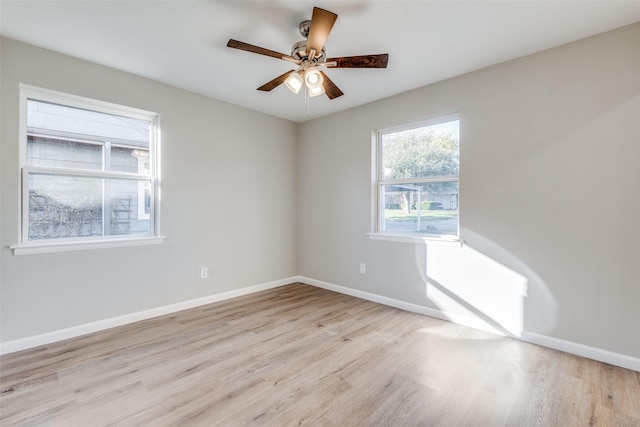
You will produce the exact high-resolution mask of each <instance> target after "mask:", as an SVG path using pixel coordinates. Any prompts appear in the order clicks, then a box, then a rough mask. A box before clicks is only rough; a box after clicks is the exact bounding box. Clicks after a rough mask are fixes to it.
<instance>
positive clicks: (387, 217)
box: [378, 120, 460, 236]
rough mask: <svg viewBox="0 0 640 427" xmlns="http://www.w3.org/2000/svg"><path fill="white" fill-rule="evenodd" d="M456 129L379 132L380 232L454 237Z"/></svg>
mask: <svg viewBox="0 0 640 427" xmlns="http://www.w3.org/2000/svg"><path fill="white" fill-rule="evenodd" d="M459 125H460V122H459V120H451V121H447V122H444V123H438V124H434V125H428V126H421V127H417V128H412V129H407V130H402V131H394V132H384V133H380V135H379V153H380V164H379V167H380V170H379V172H378V174H379V177H380V178H379V190H380V196H379V198H380V204H381V205H380V206H379V212H380V219H381V220H380V225H379V228H380V231H386V232H399V233H426V234H435V235H454V236H455V235H457V234H458V175H459V171H460V155H459V153H460V148H459V146H460V137H459V134H460V132H459Z"/></svg>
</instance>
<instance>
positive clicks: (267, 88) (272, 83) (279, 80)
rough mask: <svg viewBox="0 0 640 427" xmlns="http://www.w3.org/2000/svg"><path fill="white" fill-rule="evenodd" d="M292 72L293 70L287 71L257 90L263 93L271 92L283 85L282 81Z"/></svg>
mask: <svg viewBox="0 0 640 427" xmlns="http://www.w3.org/2000/svg"><path fill="white" fill-rule="evenodd" d="M294 71H295V70H289V71H287V72H286V73H284V74H282V75H281V76H278V77H276V78H275V79H273V80H271V81H270V82H267V83H265V84H263V85H262V86H260V87H259V88H258V90H261V91H263V92H271V91H272V90H273V89H275V88H277V87H278V86H280V85H281V84H282V83H284V81H285V80H287V77H289V74H291V73H292V72H294Z"/></svg>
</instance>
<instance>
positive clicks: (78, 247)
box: [9, 236, 165, 255]
mask: <svg viewBox="0 0 640 427" xmlns="http://www.w3.org/2000/svg"><path fill="white" fill-rule="evenodd" d="M164 238H165V237H164V236H160V237H131V238H125V239H110V240H90V241H87V240H85V241H83V242H47V243H22V244H18V245H14V246H10V247H9V248H10V249H12V250H13V254H14V255H35V254H46V253H54V252H71V251H85V250H91V249H110V248H121V247H128V246H146V245H159V244H161V243H162V242H163V241H164Z"/></svg>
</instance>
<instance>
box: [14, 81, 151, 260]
mask: <svg viewBox="0 0 640 427" xmlns="http://www.w3.org/2000/svg"><path fill="white" fill-rule="evenodd" d="M20 114H21V129H20V131H21V169H22V204H21V208H22V213H21V245H19V246H18V247H17V248H18V249H20V248H21V247H27V246H33V245H36V246H43V245H50V246H51V245H53V246H55V245H57V244H64V245H67V247H68V245H70V244H71V245H72V244H73V243H74V242H75V243H87V242H91V243H96V242H118V241H120V242H122V241H125V240H126V241H128V242H131V241H135V240H144V239H148V238H154V237H157V236H158V235H159V224H158V210H159V206H158V198H157V194H158V168H157V164H156V159H157V157H158V141H157V139H158V135H157V134H158V130H157V129H158V125H157V122H158V117H157V115H156V114H154V113H149V112H146V111H141V110H135V109H132V108H128V107H122V106H118V105H114V104H107V103H103V102H99V101H94V100H90V99H86V98H79V97H75V96H71V95H65V94H60V93H57V92H51V91H45V90H41V89H35V88H28V87H22V88H21V112H20ZM14 249H15V248H14Z"/></svg>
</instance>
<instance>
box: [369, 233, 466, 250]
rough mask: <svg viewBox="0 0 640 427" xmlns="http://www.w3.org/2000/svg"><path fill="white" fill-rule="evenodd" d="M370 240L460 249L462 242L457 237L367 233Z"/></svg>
mask: <svg viewBox="0 0 640 427" xmlns="http://www.w3.org/2000/svg"><path fill="white" fill-rule="evenodd" d="M368 236H369V238H370V239H372V240H385V241H388V242H400V243H413V244H423V245H438V246H453V247H459V248H460V247H462V245H463V243H464V242H463V241H462V240H460V239H459V238H457V237H438V236H425V235H418V236H415V235H409V234H391V233H368Z"/></svg>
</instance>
